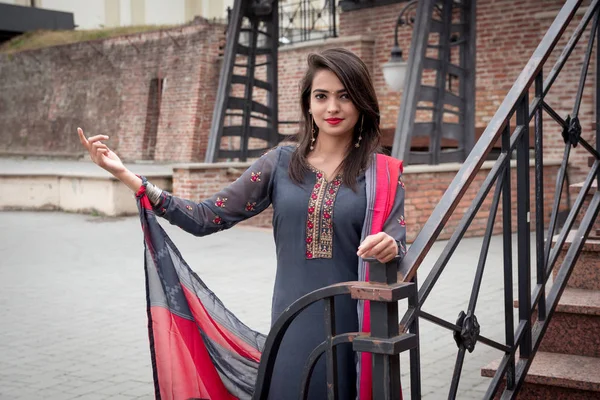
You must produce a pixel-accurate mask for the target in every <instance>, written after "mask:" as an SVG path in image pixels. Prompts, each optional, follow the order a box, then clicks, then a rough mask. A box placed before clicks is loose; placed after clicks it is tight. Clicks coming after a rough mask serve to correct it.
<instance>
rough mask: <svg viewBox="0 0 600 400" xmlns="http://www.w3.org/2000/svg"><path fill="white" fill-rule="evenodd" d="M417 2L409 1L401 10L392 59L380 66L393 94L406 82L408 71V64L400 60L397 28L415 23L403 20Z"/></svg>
mask: <svg viewBox="0 0 600 400" xmlns="http://www.w3.org/2000/svg"><path fill="white" fill-rule="evenodd" d="M417 2H418V0H412V1H409V2H408V4H406V5H405V6H404V7H403V8H402V10H401V11H400V15H398V19H397V20H396V27H395V28H394V47H392V54H391V55H392V58H391V59H390V61H388V62H386V63H385V64H383V65H382V68H383V78H384V79H385V83H386V84H387V85H388V87H389V88H390V89H392V90H393V91H394V92H399V91H401V90H402V89H403V88H404V81H405V80H406V70H407V69H408V63H407V62H406V60H405V59H404V58H402V49H401V48H400V45H399V44H398V27H400V26H402V25H412V24H413V23H414V21H415V19H414V17H412V16H411V17H409V18H405V17H404V15H405V14H406V13H407V12H408V10H409V9H411V8H415V6H416V5H417Z"/></svg>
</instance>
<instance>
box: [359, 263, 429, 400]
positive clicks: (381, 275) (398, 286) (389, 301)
mask: <svg viewBox="0 0 600 400" xmlns="http://www.w3.org/2000/svg"><path fill="white" fill-rule="evenodd" d="M367 261H368V262H369V265H370V266H369V276H370V278H369V283H371V284H372V289H371V288H369V289H363V290H362V291H361V293H353V294H352V297H353V298H356V299H363V300H370V307H371V334H370V335H367V334H364V335H361V336H358V337H356V338H355V339H354V342H353V348H354V351H358V352H369V353H372V354H373V374H372V375H373V380H372V382H373V383H372V384H373V400H384V399H385V400H388V399H390V400H391V399H394V400H397V399H399V398H400V396H401V389H400V357H399V354H400V353H401V352H403V351H405V350H411V349H414V348H416V347H417V346H418V338H417V336H416V335H415V334H412V333H405V334H400V332H399V328H398V300H400V299H403V298H407V297H411V296H412V297H413V298H414V296H416V287H415V285H414V284H413V283H398V282H397V273H398V272H397V271H398V263H397V261H396V260H394V261H392V262H389V263H387V264H381V263H380V262H378V261H376V260H367Z"/></svg>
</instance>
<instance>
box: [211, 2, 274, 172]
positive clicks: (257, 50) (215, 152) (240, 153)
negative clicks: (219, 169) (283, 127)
mask: <svg viewBox="0 0 600 400" xmlns="http://www.w3.org/2000/svg"><path fill="white" fill-rule="evenodd" d="M278 24H279V17H278V7H277V1H275V0H236V1H235V3H234V6H233V10H232V11H231V13H230V18H229V26H228V28H227V44H226V47H225V54H224V57H223V66H222V68H221V74H220V77H219V88H218V90H217V98H216V102H215V109H214V111H213V118H212V125H211V129H210V135H209V139H208V148H207V150H206V157H205V160H206V162H207V163H213V162H217V161H219V160H220V159H232V158H237V159H238V160H240V161H246V160H247V159H248V158H255V157H259V156H260V155H262V154H263V153H264V152H265V151H266V150H268V149H270V148H271V147H272V146H274V145H275V144H277V143H278V142H279V141H281V139H282V136H281V135H280V134H279V133H278V132H279V131H278V107H277V47H278V29H279V27H278ZM260 57H262V59H263V61H262V62H258V61H257V60H258V59H259V58H260ZM261 67H265V68H266V74H265V75H266V79H259V78H257V77H256V72H257V69H260V68H261ZM242 71H243V72H242ZM233 85H241V86H243V92H244V93H243V95H242V96H243V97H240V96H239V94H237V93H234V92H233ZM261 90H262V91H264V92H265V93H266V95H265V96H264V97H265V98H264V99H261V98H260V94H259V93H261V92H260V91H261ZM261 100H262V101H261ZM226 118H229V119H231V120H232V121H234V122H232V123H229V124H226ZM223 137H231V138H236V139H237V140H238V146H237V149H233V150H232V149H222V143H221V139H222V138H223ZM252 138H255V139H260V140H261V141H262V146H260V145H256V146H251V145H250V140H251V139H252ZM250 147H253V148H250Z"/></svg>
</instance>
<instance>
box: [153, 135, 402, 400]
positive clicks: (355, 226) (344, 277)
mask: <svg viewBox="0 0 600 400" xmlns="http://www.w3.org/2000/svg"><path fill="white" fill-rule="evenodd" d="M293 150H294V147H292V146H284V147H278V148H276V149H274V150H272V151H270V152H268V153H267V154H265V155H264V156H263V157H261V158H260V159H258V160H257V161H256V162H254V163H253V165H252V166H251V167H250V168H249V169H248V170H247V171H246V172H245V173H244V174H243V175H242V176H241V177H240V178H239V179H238V180H236V181H235V182H234V183H232V184H231V185H229V186H228V187H227V188H225V189H223V190H222V191H220V192H219V193H217V194H215V195H214V196H213V197H211V198H210V199H208V200H206V201H203V202H202V203H199V204H198V203H194V202H191V201H188V200H183V199H179V198H176V197H174V196H171V195H170V194H168V193H164V194H163V196H162V198H161V201H160V202H159V203H158V205H157V206H156V207H155V211H156V213H157V214H158V215H161V216H164V217H165V218H166V219H168V220H169V221H170V222H171V223H172V224H176V225H178V226H180V227H181V228H183V229H185V230H186V231H188V232H190V233H193V234H195V235H198V236H202V235H206V234H210V233H213V232H216V231H219V230H222V229H225V228H229V227H231V226H233V225H235V224H236V223H238V222H240V221H242V220H244V219H247V218H250V217H252V216H253V215H256V214H258V213H260V212H261V211H263V210H264V209H266V208H267V207H268V206H269V205H270V204H272V205H273V233H274V238H275V244H276V250H277V274H276V278H275V287H274V291H273V302H272V311H271V315H272V322H274V321H275V320H276V319H277V317H278V316H279V315H280V314H281V313H282V312H283V310H285V308H287V307H288V306H289V305H290V304H292V303H293V302H294V301H296V300H297V299H299V298H300V297H302V296H304V295H305V294H308V293H310V292H312V291H313V290H316V289H319V288H322V287H325V286H328V285H331V284H335V283H339V282H345V281H356V280H359V279H360V277H359V272H358V271H359V268H358V267H357V266H358V265H359V260H358V258H357V256H356V251H357V248H358V246H359V244H360V241H361V236H364V230H363V225H364V222H365V211H366V208H367V196H366V190H367V188H366V183H365V175H364V174H361V175H360V176H359V177H358V179H357V184H356V187H355V190H352V189H351V188H349V187H347V186H345V185H344V184H342V182H341V179H340V178H339V177H336V178H334V179H332V180H331V181H327V180H326V179H325V177H324V176H323V174H322V173H321V172H320V171H318V170H316V169H312V170H311V171H308V172H307V173H306V175H305V177H304V182H303V183H302V184H300V185H298V184H295V183H294V182H292V181H291V180H290V178H289V175H288V165H289V161H290V157H291V154H292V152H293ZM400 189H402V190H400ZM403 198H404V190H403V184H402V185H401V186H399V190H398V193H397V196H396V200H397V201H396V202H395V205H394V208H393V210H392V214H395V218H391V219H390V220H391V221H394V223H388V224H386V226H384V230H385V231H386V232H387V233H389V234H390V235H392V236H393V237H394V238H396V240H397V241H398V244H399V252H400V254H404V252H405V247H404V237H405V227H404V217H403V214H402V213H403ZM335 311H336V320H337V326H336V331H337V333H338V334H339V333H343V332H355V331H358V330H359V323H358V314H357V304H356V302H355V301H353V300H351V299H350V298H348V297H343V298H338V299H336V310H335ZM324 339H325V326H324V316H323V305H322V304H315V305H313V306H311V307H310V308H309V309H307V310H305V311H304V312H303V313H302V314H301V315H300V316H299V317H298V318H297V319H296V320H295V321H294V322H293V323H292V324H291V326H290V328H289V330H288V332H287V333H286V335H285V337H284V340H283V343H282V346H281V348H280V350H279V353H278V357H277V361H276V366H275V372H274V376H273V379H272V384H271V391H270V398H271V399H277V400H283V399H297V398H298V393H299V388H300V379H301V375H302V370H303V367H304V364H305V362H306V360H307V359H308V356H309V354H310V352H311V351H312V350H313V349H314V348H315V347H317V346H318V345H319V344H320V343H321V342H322V341H323V340H324ZM338 360H339V365H338V374H339V377H338V382H339V383H340V385H339V387H340V392H339V394H340V398H342V399H350V398H353V397H355V393H356V367H355V365H356V364H355V359H354V355H353V353H352V348H351V345H349V344H347V345H342V346H340V347H338ZM325 380H326V379H325V365H324V362H323V360H321V361H319V364H318V365H317V368H316V369H315V371H314V373H313V378H312V380H311V387H310V396H309V398H310V399H322V398H326V386H325Z"/></svg>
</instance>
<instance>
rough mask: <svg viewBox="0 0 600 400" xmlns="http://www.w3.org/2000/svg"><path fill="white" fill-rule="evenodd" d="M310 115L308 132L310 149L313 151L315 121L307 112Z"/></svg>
mask: <svg viewBox="0 0 600 400" xmlns="http://www.w3.org/2000/svg"><path fill="white" fill-rule="evenodd" d="M309 114H310V125H311V130H310V133H311V135H310V149H311V150H314V149H315V140H317V139H315V119H314V118H313V116H312V113H311V112H310V111H309Z"/></svg>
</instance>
